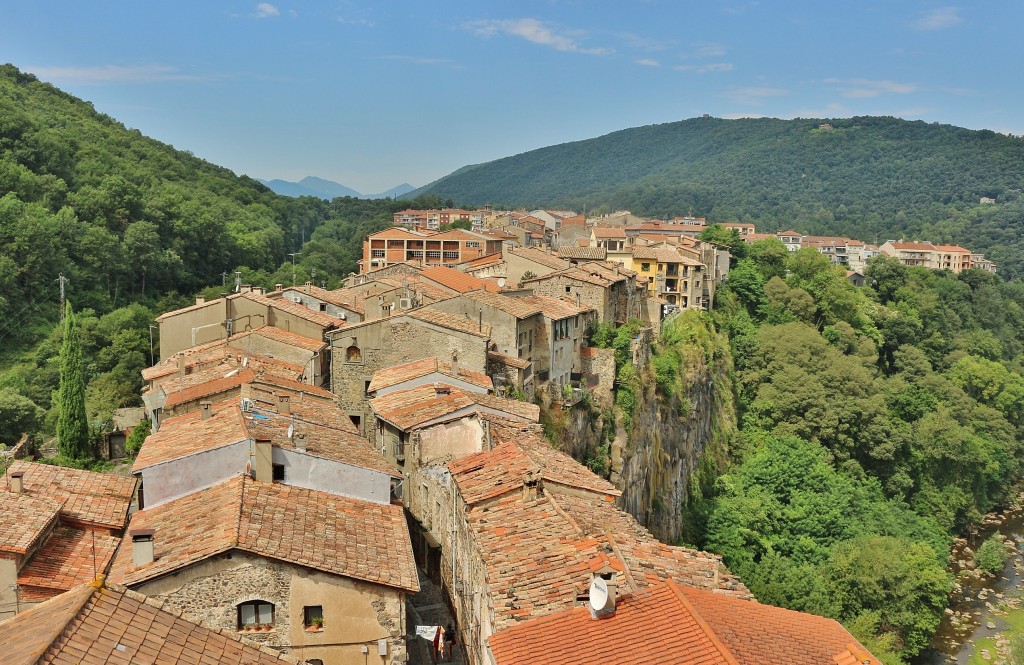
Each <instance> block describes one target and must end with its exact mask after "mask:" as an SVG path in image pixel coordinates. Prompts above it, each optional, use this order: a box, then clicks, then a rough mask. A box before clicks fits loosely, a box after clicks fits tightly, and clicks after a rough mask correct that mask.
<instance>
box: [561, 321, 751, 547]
mask: <svg viewBox="0 0 1024 665" xmlns="http://www.w3.org/2000/svg"><path fill="white" fill-rule="evenodd" d="M641 343H644V344H645V343H647V342H646V340H643V339H642V340H641ZM634 351H635V352H634V353H632V354H631V356H632V357H631V358H630V359H629V361H628V362H627V363H625V365H627V367H626V368H625V369H624V368H623V367H621V366H620V368H619V372H618V386H617V392H619V393H620V394H619V395H618V396H617V399H616V403H617V405H618V406H617V407H616V408H615V409H614V410H612V409H609V408H605V409H599V408H598V406H599V405H589V406H585V407H583V408H581V407H576V408H573V409H571V410H569V411H566V412H565V413H562V414H554V416H555V419H557V421H558V424H559V427H557V430H558V432H557V433H556V434H555V438H556V440H557V441H558V442H559V443H560V444H561V447H562V449H563V450H565V451H566V452H569V453H570V454H572V455H573V456H574V457H576V458H577V459H579V460H580V461H583V462H584V463H587V464H589V465H590V466H591V468H593V469H594V470H595V471H598V472H601V471H605V472H607V473H608V475H609V476H610V478H611V480H612V482H614V483H615V485H616V486H617V487H618V488H619V489H621V490H622V499H621V505H622V507H623V508H624V509H625V510H627V511H628V512H629V513H631V514H632V515H633V516H634V517H636V518H637V519H638V520H639V521H640V522H641V523H642V524H643V525H645V526H646V527H647V528H648V529H650V530H651V532H653V533H654V535H655V536H657V537H658V538H659V539H660V540H662V541H664V542H667V543H673V544H674V543H680V542H687V541H688V540H689V538H688V537H687V536H688V534H687V533H686V526H687V507H688V504H689V497H690V496H692V495H693V493H694V492H699V491H701V487H702V486H703V487H707V486H710V483H712V482H713V481H714V478H715V476H716V475H717V473H718V470H719V469H720V468H721V465H722V463H723V462H724V459H725V456H726V454H727V450H728V443H729V440H730V438H731V437H732V436H733V434H734V433H735V431H736V413H735V407H734V403H733V386H732V377H731V373H732V357H731V356H730V354H729V346H728V340H726V339H725V337H724V336H722V335H719V334H718V333H716V332H714V330H713V329H712V326H711V322H710V321H709V320H708V318H707V317H706V316H705V315H702V314H699V313H697V312H688V313H685V314H683V315H681V316H679V317H677V318H676V319H675V320H674V321H673V322H672V323H671V324H670V325H669V326H666V329H665V330H664V331H663V333H662V335H661V337H660V339H659V340H657V341H654V342H653V343H652V346H651V349H650V354H649V355H650V360H649V361H647V362H643V363H641V364H639V365H638V364H637V363H635V362H634V361H635V360H636V359H637V358H638V357H639V358H644V359H645V358H646V356H647V355H648V354H646V353H645V352H644V350H643V349H640V350H638V351H639V352H636V351H637V350H634ZM623 391H628V392H629V393H631V394H629V395H628V396H627V399H621V398H622V397H623V395H622V394H621V393H622V392H623ZM613 418H614V420H615V423H614V428H612V426H611V423H610V422H609V421H611V420H612V419H613Z"/></svg>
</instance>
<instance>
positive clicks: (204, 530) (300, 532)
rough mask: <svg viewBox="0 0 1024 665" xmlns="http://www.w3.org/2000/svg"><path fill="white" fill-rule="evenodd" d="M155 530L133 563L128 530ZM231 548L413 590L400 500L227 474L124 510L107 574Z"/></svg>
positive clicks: (153, 571)
mask: <svg viewBox="0 0 1024 665" xmlns="http://www.w3.org/2000/svg"><path fill="white" fill-rule="evenodd" d="M142 528H152V529H155V531H156V532H155V534H154V541H155V552H156V559H155V560H154V561H153V562H151V563H148V564H146V565H144V566H141V567H138V568H136V567H135V565H134V563H133V561H132V551H131V550H132V547H131V535H130V534H131V531H132V530H135V529H142ZM232 549H238V550H243V551H245V552H249V553H252V554H255V555H258V556H264V557H268V558H271V559H277V560H280V561H285V562H288V563H292V564H295V565H298V566H304V567H307V568H313V569H315V570H319V571H321V572H326V573H333V574H335V575H341V576H343V577H351V578H354V579H359V580H363V581H366V582H373V583H375V584H381V585H384V586H389V587H395V588H399V589H404V590H407V591H417V590H419V582H418V580H417V576H416V565H415V563H414V561H413V556H412V547H411V545H410V540H409V530H408V527H407V526H406V522H405V516H404V514H403V509H402V507H401V506H393V505H388V504H380V503H373V502H369V501H360V500H357V499H350V498H347V497H343V496H338V495H335V494H328V493H326V492H317V491H314V490H308V489H304V488H301V487H295V486H293V485H283V484H280V483H259V482H256V481H254V480H251V479H250V478H248V476H235V477H234V478H231V479H229V480H226V481H224V482H222V483H219V484H217V485H214V486H212V487H209V488H207V489H204V490H200V491H198V492H193V493H192V494H187V495H185V496H183V497H180V498H178V499H174V500H173V501H168V502H167V503H162V504H160V505H157V506H153V507H151V508H147V509H145V510H141V511H139V512H137V513H135V514H134V515H133V516H132V522H131V526H130V527H129V531H128V532H127V533H126V534H125V536H124V539H123V540H122V546H121V548H120V549H119V550H118V553H117V556H116V557H115V559H114V564H113V566H112V567H111V572H110V578H111V579H112V580H115V581H117V582H120V583H123V584H129V585H131V584H139V583H142V582H144V581H146V580H150V579H153V578H155V577H159V576H161V575H165V574H168V573H172V572H174V571H177V570H179V569H181V568H184V567H186V566H189V565H192V564H194V563H197V562H199V561H202V560H204V559H207V558H209V557H211V556H213V555H215V554H218V553H221V552H226V551H228V550H232Z"/></svg>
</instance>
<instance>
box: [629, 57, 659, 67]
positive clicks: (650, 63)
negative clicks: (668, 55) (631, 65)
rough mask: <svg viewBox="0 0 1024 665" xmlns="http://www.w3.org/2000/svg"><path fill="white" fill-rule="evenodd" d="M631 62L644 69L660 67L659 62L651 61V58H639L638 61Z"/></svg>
mask: <svg viewBox="0 0 1024 665" xmlns="http://www.w3.org/2000/svg"><path fill="white" fill-rule="evenodd" d="M633 62H635V63H636V64H638V65H643V66H644V67H661V63H660V62H658V61H657V60H652V59H651V58H641V59H640V60H634V61H633Z"/></svg>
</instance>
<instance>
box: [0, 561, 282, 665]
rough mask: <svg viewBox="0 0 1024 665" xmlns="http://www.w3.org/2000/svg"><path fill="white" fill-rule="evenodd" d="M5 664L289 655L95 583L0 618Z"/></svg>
mask: <svg viewBox="0 0 1024 665" xmlns="http://www.w3.org/2000/svg"><path fill="white" fill-rule="evenodd" d="M0 653H2V654H3V662H4V663H5V665H81V664H83V663H85V664H88V665H135V664H137V663H151V664H153V665H207V664H213V663H216V664H218V665H281V663H295V662H296V661H295V660H294V659H292V658H290V657H289V656H284V655H280V654H278V652H276V651H274V650H271V649H269V648H262V647H260V646H258V645H255V644H248V643H245V642H242V641H240V640H238V639H237V638H235V637H233V636H232V635H231V634H230V633H228V632H226V631H221V630H212V629H210V628H207V627H205V626H203V625H201V624H199V623H197V622H195V621H192V620H190V619H187V618H185V617H184V616H183V615H182V614H181V612H178V611H172V610H169V609H165V608H164V606H163V604H162V603H161V602H160V601H157V600H154V599H151V598H147V597H146V596H143V595H142V594H139V593H135V592H134V591H129V590H127V589H125V588H124V587H122V586H120V585H116V584H107V585H104V584H103V582H102V578H100V579H99V580H97V581H96V582H91V583H89V584H83V585H81V586H78V587H75V588H74V589H72V590H71V591H68V592H67V593H63V594H61V595H59V596H57V597H55V598H52V599H50V600H48V601H46V602H45V603H42V604H40V605H36V606H35V607H32V608H30V609H28V610H26V611H24V612H22V613H21V614H18V615H17V616H15V617H13V618H11V619H8V620H7V621H5V622H3V623H0Z"/></svg>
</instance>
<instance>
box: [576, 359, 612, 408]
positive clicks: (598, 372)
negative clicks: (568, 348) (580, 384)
mask: <svg viewBox="0 0 1024 665" xmlns="http://www.w3.org/2000/svg"><path fill="white" fill-rule="evenodd" d="M580 371H581V372H582V373H583V377H584V380H585V381H586V382H587V387H588V389H589V390H590V393H591V395H593V399H594V405H595V406H596V407H597V408H598V409H607V408H610V407H611V406H612V404H613V403H614V402H615V396H614V394H613V392H612V388H613V387H614V385H615V349H598V348H596V347H592V346H585V347H583V348H582V349H581V350H580Z"/></svg>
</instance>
